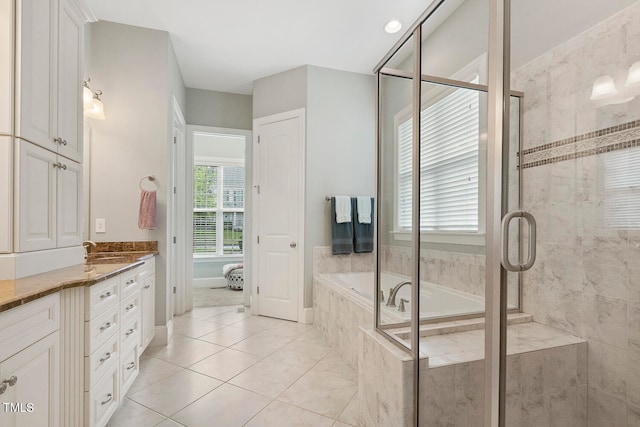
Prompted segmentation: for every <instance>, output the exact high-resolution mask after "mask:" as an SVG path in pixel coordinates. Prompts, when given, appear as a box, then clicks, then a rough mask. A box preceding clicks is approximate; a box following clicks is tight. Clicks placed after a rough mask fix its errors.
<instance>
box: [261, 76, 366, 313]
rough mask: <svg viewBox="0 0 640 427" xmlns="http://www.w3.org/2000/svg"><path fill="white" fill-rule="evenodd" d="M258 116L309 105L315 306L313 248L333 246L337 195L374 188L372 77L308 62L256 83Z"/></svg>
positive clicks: (307, 294) (308, 249)
mask: <svg viewBox="0 0 640 427" xmlns="http://www.w3.org/2000/svg"><path fill="white" fill-rule="evenodd" d="M253 89H254V92H253V115H254V117H255V118H258V117H264V116H267V115H271V114H277V113H282V112H285V111H290V110H294V109H297V108H305V109H306V166H305V167H306V176H305V182H306V188H305V212H304V220H305V265H304V267H305V274H304V277H305V284H304V285H305V286H304V300H305V306H306V307H311V306H312V302H313V295H312V279H313V277H312V275H313V247H314V246H328V245H330V244H331V234H330V233H331V229H330V223H329V221H330V206H329V204H328V203H327V202H326V201H325V199H324V198H325V196H327V195H332V194H350V195H354V196H355V195H371V196H372V195H373V193H374V191H375V123H374V120H375V110H374V107H375V82H374V79H373V76H371V75H364V74H356V73H350V72H345V71H338V70H331V69H327V68H320V67H314V66H304V67H300V68H295V69H293V70H289V71H286V72H284V73H279V74H276V75H273V76H269V77H266V78H264V79H260V80H258V81H256V82H254V85H253Z"/></svg>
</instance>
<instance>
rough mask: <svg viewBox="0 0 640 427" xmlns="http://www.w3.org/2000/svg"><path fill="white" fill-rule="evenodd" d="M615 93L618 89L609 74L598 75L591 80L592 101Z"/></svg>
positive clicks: (611, 96)
mask: <svg viewBox="0 0 640 427" xmlns="http://www.w3.org/2000/svg"><path fill="white" fill-rule="evenodd" d="M617 94H618V90H617V89H616V84H615V82H614V81H613V77H611V76H609V75H606V76H600V77H598V78H597V79H596V80H595V81H594V82H593V89H592V90H591V100H592V101H600V100H605V99H609V98H614V97H615V96H616V95H617Z"/></svg>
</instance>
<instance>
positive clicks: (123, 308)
mask: <svg viewBox="0 0 640 427" xmlns="http://www.w3.org/2000/svg"><path fill="white" fill-rule="evenodd" d="M140 311H141V309H140V291H138V292H136V293H135V294H133V295H131V297H129V298H127V299H126V300H123V301H122V302H121V303H120V319H121V322H122V324H123V325H124V324H125V323H129V322H130V321H131V320H133V319H139V318H140Z"/></svg>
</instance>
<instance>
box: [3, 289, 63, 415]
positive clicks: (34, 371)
mask: <svg viewBox="0 0 640 427" xmlns="http://www.w3.org/2000/svg"><path fill="white" fill-rule="evenodd" d="M59 329H60V295H59V293H56V294H53V295H49V296H46V297H43V298H40V299H38V300H36V301H34V302H31V303H29V304H26V305H23V306H20V307H16V308H13V309H11V310H8V311H6V312H3V313H0V405H2V407H0V425H1V426H3V427H14V426H24V427H27V426H50V427H57V426H59V414H60V400H59V399H60V332H59Z"/></svg>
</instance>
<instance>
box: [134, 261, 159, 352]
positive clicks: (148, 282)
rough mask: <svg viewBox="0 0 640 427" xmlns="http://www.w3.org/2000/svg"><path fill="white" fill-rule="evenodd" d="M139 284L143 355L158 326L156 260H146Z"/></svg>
mask: <svg viewBox="0 0 640 427" xmlns="http://www.w3.org/2000/svg"><path fill="white" fill-rule="evenodd" d="M138 270H140V273H138V282H140V293H141V304H142V321H141V323H142V325H141V327H142V330H141V334H140V353H142V352H143V351H144V350H145V349H146V348H147V346H148V345H149V343H150V342H151V340H152V339H153V336H154V334H155V325H156V316H155V313H156V307H155V304H156V275H155V273H156V260H155V258H149V259H146V260H145V262H144V265H143V266H142V267H139V268H138Z"/></svg>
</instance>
